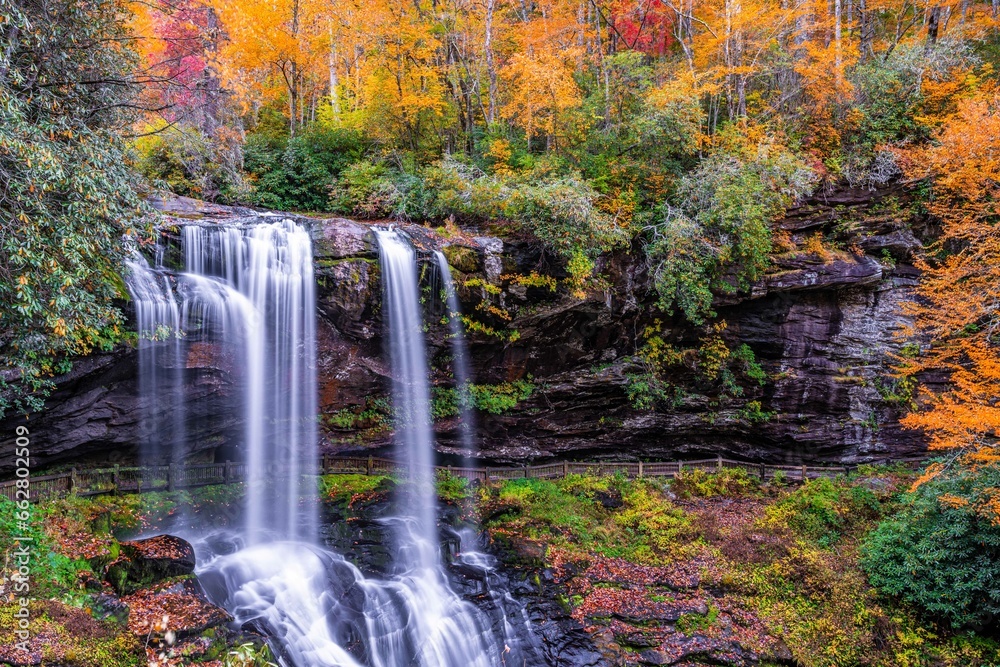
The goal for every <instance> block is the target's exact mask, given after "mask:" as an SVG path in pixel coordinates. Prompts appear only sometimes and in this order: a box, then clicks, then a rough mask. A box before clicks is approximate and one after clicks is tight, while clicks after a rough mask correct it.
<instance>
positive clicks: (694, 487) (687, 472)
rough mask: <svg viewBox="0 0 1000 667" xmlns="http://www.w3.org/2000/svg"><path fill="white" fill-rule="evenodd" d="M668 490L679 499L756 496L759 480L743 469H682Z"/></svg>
mask: <svg viewBox="0 0 1000 667" xmlns="http://www.w3.org/2000/svg"><path fill="white" fill-rule="evenodd" d="M670 489H671V490H672V491H673V492H674V493H676V494H677V495H678V497H680V498H695V497H697V498H713V497H715V496H725V497H730V498H731V497H739V496H746V495H752V494H756V493H758V492H759V490H760V480H759V479H757V478H756V477H751V476H750V475H749V474H748V473H747V471H746V470H744V469H743V468H722V469H720V470H712V471H709V470H704V469H702V468H684V469H682V470H681V471H680V473H678V474H677V476H676V477H675V478H674V479H673V480H672V481H671V482H670Z"/></svg>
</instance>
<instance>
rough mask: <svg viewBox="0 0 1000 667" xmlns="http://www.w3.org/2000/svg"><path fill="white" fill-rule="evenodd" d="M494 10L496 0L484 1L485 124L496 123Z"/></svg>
mask: <svg viewBox="0 0 1000 667" xmlns="http://www.w3.org/2000/svg"><path fill="white" fill-rule="evenodd" d="M495 10H496V0H486V39H485V42H484V43H483V54H484V55H485V56H486V74H487V76H488V77H489V90H488V92H487V100H488V103H487V107H486V123H487V125H492V124H493V123H494V122H496V117H497V116H496V114H497V66H496V61H495V60H494V56H493V13H494V11H495Z"/></svg>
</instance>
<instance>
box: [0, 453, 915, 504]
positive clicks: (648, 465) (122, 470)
mask: <svg viewBox="0 0 1000 667" xmlns="http://www.w3.org/2000/svg"><path fill="white" fill-rule="evenodd" d="M892 462H893V463H897V464H902V465H905V466H908V467H919V466H920V465H921V464H922V463H923V462H924V459H903V460H895V461H892ZM724 468H742V469H743V470H745V471H746V472H747V474H749V475H752V476H754V477H759V478H760V479H761V480H765V481H766V480H772V479H774V478H775V477H776V476H778V475H779V474H781V475H783V476H784V477H785V478H786V479H787V480H789V481H804V480H806V479H815V478H818V477H836V476H837V475H843V474H845V473H847V472H849V471H850V470H851V468H849V467H847V466H809V465H771V464H764V463H749V462H746V461H734V460H732V459H725V458H722V457H721V456H717V457H715V458H713V459H701V460H696V461H648V462H647V461H629V462H615V461H562V462H559V463H542V464H539V465H533V466H521V467H509V466H507V467H492V466H488V467H482V468H466V467H460V466H437V470H439V471H447V472H448V473H450V474H451V475H453V476H455V477H463V478H465V479H467V480H469V481H470V482H478V483H487V482H494V481H503V480H508V479H558V478H562V477H566V476H568V475H597V476H604V475H615V474H619V473H620V474H623V475H625V476H627V477H631V478H638V477H676V476H677V475H678V474H680V472H681V471H682V470H696V469H698V470H707V471H712V470H722V469H724ZM281 472H282V471H281V470H280V469H279V468H278V467H272V468H271V469H270V470H269V472H268V474H269V476H275V475H280V474H281ZM394 473H399V474H405V473H406V466H405V465H403V464H401V463H398V462H396V461H393V460H391V459H383V458H375V457H368V458H361V457H334V456H324V457H323V458H322V460H321V462H320V469H319V474H322V475H339V474H362V475H387V474H394ZM248 476H249V468H248V466H247V464H245V463H232V462H229V461H227V462H225V463H208V464H202V465H189V466H184V467H183V468H178V467H175V466H143V467H121V466H115V467H113V468H95V469H88V470H77V469H75V468H74V469H73V470H70V471H69V472H65V473H59V474H55V475H43V476H41V477H31V478H30V480H29V482H30V485H29V500H31V501H33V502H34V501H38V500H42V499H46V498H56V497H60V496H65V495H68V494H70V493H75V494H76V495H78V496H95V495H101V494H109V493H142V492H144V491H174V490H179V489H193V488H197V487H201V486H209V485H213V484H232V483H235V482H243V481H246V480H247V477H248ZM18 483H19V480H11V481H8V482H0V497H6V498H8V499H9V500H16V499H19V498H23V494H20V495H19V494H18ZM20 483H21V484H22V486H23V484H24V482H23V481H20Z"/></svg>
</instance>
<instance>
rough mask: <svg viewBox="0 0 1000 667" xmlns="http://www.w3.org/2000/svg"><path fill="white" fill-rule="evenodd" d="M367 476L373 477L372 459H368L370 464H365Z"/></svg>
mask: <svg viewBox="0 0 1000 667" xmlns="http://www.w3.org/2000/svg"><path fill="white" fill-rule="evenodd" d="M365 474H366V475H368V476H371V474H372V457H370V456H369V457H368V462H367V463H366V464H365Z"/></svg>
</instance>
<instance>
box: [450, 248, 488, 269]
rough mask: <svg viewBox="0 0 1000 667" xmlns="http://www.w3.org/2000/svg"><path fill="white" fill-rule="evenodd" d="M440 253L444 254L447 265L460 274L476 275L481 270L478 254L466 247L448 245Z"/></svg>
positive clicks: (480, 259)
mask: <svg viewBox="0 0 1000 667" xmlns="http://www.w3.org/2000/svg"><path fill="white" fill-rule="evenodd" d="M441 252H443V253H444V256H445V258H447V260H448V263H449V264H450V265H452V266H453V267H455V268H456V269H458V270H459V271H461V272H462V273H478V272H479V271H481V270H482V268H483V261H482V257H481V256H480V254H479V253H478V252H477V251H476V250H475V249H473V248H469V247H468V246H461V245H449V246H445V247H444V248H443V249H442V250H441Z"/></svg>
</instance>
